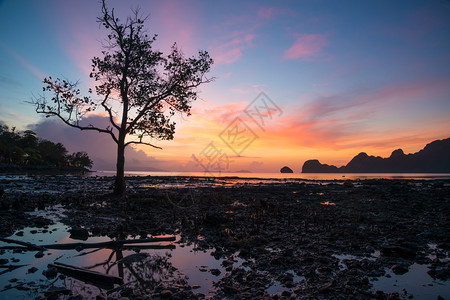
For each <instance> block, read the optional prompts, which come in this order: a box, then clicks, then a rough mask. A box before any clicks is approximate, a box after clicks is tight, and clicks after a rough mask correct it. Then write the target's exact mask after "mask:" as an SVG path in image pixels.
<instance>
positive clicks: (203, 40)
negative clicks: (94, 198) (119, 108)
mask: <svg viewBox="0 0 450 300" xmlns="http://www.w3.org/2000/svg"><path fill="white" fill-rule="evenodd" d="M107 3H108V6H109V7H111V8H115V11H116V13H117V14H118V15H119V16H121V17H122V19H124V17H126V16H127V15H129V14H130V13H131V7H137V6H139V7H140V8H141V12H142V13H144V14H149V19H148V20H147V22H146V28H147V29H148V32H149V33H157V34H158V35H159V37H158V40H157V42H156V44H155V47H156V48H157V49H160V50H162V51H163V52H167V50H168V49H169V47H170V46H171V45H172V43H173V42H177V44H178V45H179V46H180V47H181V49H182V50H183V52H184V53H185V55H186V56H192V55H195V54H196V53H197V51H198V50H207V51H208V52H209V53H210V55H211V56H212V58H213V59H214V61H215V63H214V65H213V68H212V71H211V72H210V73H209V76H211V77H215V80H214V82H212V83H209V84H207V85H204V86H202V87H201V93H200V98H201V99H199V100H198V101H197V102H195V103H194V105H193V109H192V115H191V116H190V117H182V118H179V120H177V124H178V127H177V130H176V133H175V139H174V140H173V141H164V142H158V141H153V142H154V143H155V144H157V145H159V146H161V147H163V150H158V149H154V148H149V147H139V148H137V149H130V150H129V152H128V156H127V161H126V169H128V170H164V171H193V170H197V171H202V167H201V166H199V165H198V164H196V163H195V160H193V158H192V157H193V155H194V156H195V157H197V158H201V157H202V155H203V154H205V151H210V150H211V148H208V147H211V145H214V147H215V149H216V150H217V151H219V152H220V153H221V155H225V156H226V157H228V159H229V161H228V162H229V165H228V166H227V169H226V170H224V171H238V170H250V171H252V172H279V169H280V168H281V167H283V166H285V165H287V166H289V167H291V168H292V169H293V170H294V172H300V171H301V166H302V165H303V162H304V161H305V160H307V159H313V158H316V159H319V160H320V161H321V162H322V163H328V164H335V165H338V166H340V165H343V164H346V163H347V162H348V161H349V160H350V159H351V158H352V157H353V156H355V155H356V154H358V153H359V152H366V153H368V154H371V155H379V156H383V157H386V156H389V155H390V153H391V152H392V151H393V150H395V149H397V148H400V147H401V148H402V149H403V150H404V151H405V153H411V152H416V151H418V150H420V149H421V148H423V147H424V146H425V145H426V144H427V143H429V142H431V141H433V140H436V139H444V138H448V137H450V1H448V0H432V1H409V0H408V1H406V0H405V1H206V0H204V1H189V0H187V1H181V0H180V1H143V0H142V1H137V0H134V1H119V0H114V1H108V2H107ZM99 11H100V3H99V2H98V1H96V0H77V1H56V0H53V1H50V0H40V1H32V0H20V1H17V0H3V1H2V0H0V37H1V39H0V122H2V123H6V124H7V125H9V126H16V127H17V128H18V129H19V130H24V129H27V128H32V129H34V130H35V131H36V132H37V133H38V135H39V136H40V137H43V138H46V139H49V140H52V141H54V142H63V143H64V144H65V145H66V147H67V148H68V149H69V151H71V152H73V151H82V150H85V151H87V152H88V153H89V154H90V156H91V157H92V158H94V161H95V165H94V168H97V169H108V168H109V169H113V168H114V165H113V161H114V156H115V148H114V144H113V143H112V140H111V139H110V138H109V137H108V136H101V134H96V133H89V134H86V133H85V132H81V131H77V130H75V129H71V128H67V127H65V126H64V125H62V124H60V123H58V122H53V121H51V120H50V119H45V118H43V116H41V115H38V114H36V113H35V111H34V107H33V106H32V105H30V104H28V103H26V101H29V100H30V99H31V98H32V97H33V95H39V94H40V93H41V91H42V86H43V84H42V79H43V78H44V77H45V76H52V77H64V78H67V79H71V80H80V83H81V85H80V88H81V89H82V90H83V91H87V89H88V88H89V87H92V86H93V83H92V81H91V80H90V78H89V76H88V75H89V72H90V66H91V61H90V59H91V58H92V57H93V56H98V55H100V54H101V53H100V51H101V50H102V48H101V41H102V40H104V38H105V30H104V29H102V28H99V25H98V23H96V17H97V16H98V14H99ZM261 92H264V94H260V93H261ZM260 97H263V98H264V99H265V100H264V101H266V103H270V104H271V105H272V106H273V107H274V108H275V110H274V114H272V115H270V118H266V119H265V120H264V124H257V122H256V121H255V119H251V118H250V117H249V115H248V114H246V113H245V110H246V108H248V107H249V105H250V107H251V106H252V103H253V104H255V103H258V102H257V101H261V98H260ZM254 101H256V102H254ZM99 113H102V111H99ZM236 118H237V119H236ZM88 121H90V122H95V124H103V123H105V120H104V118H102V117H101V116H100V115H93V116H90V117H88ZM233 122H244V123H245V126H246V127H245V128H247V129H248V132H249V133H250V134H251V135H252V137H253V138H252V139H249V140H248V143H247V144H246V143H244V145H243V146H242V147H241V148H242V149H231V148H230V147H229V145H227V143H226V141H224V139H226V137H225V138H224V136H225V135H226V130H227V128H230V126H232V125H233V124H235V123H233ZM230 124H231V125H230ZM244 146H245V147H244Z"/></svg>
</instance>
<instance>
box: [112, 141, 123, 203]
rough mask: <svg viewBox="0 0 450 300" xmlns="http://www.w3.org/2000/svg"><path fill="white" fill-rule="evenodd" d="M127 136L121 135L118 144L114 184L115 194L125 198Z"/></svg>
mask: <svg viewBox="0 0 450 300" xmlns="http://www.w3.org/2000/svg"><path fill="white" fill-rule="evenodd" d="M124 172H125V134H122V133H119V142H118V143H117V164H116V180H115V182H114V194H115V195H117V196H123V195H124V194H125V174H124Z"/></svg>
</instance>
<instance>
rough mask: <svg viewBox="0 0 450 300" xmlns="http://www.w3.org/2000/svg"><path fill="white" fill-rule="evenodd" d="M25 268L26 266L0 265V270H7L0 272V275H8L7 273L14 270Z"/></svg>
mask: <svg viewBox="0 0 450 300" xmlns="http://www.w3.org/2000/svg"><path fill="white" fill-rule="evenodd" d="M25 266H28V265H9V266H7V265H0V268H1V269H7V270H4V271H1V272H0V275H2V274H5V273H8V272H11V271H13V270H15V269H18V268H22V267H25Z"/></svg>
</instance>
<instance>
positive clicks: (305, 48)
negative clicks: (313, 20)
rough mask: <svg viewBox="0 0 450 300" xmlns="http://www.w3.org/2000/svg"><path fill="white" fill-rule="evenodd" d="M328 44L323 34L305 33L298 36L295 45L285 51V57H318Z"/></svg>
mask: <svg viewBox="0 0 450 300" xmlns="http://www.w3.org/2000/svg"><path fill="white" fill-rule="evenodd" d="M327 44H328V42H327V40H326V38H325V36H324V35H322V34H303V35H301V36H300V37H298V38H297V40H296V41H295V43H294V45H292V46H291V47H290V48H289V49H287V50H286V51H284V55H283V57H284V58H285V59H308V58H312V57H317V56H319V55H320V54H321V53H322V49H323V47H325V46H326V45H327Z"/></svg>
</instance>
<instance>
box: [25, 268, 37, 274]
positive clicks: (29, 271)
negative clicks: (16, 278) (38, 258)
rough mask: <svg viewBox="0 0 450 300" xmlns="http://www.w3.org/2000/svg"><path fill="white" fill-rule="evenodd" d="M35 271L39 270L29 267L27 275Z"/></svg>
mask: <svg viewBox="0 0 450 300" xmlns="http://www.w3.org/2000/svg"><path fill="white" fill-rule="evenodd" d="M37 270H39V269H38V268H36V267H31V268H29V269H28V271H27V273H36V271H37Z"/></svg>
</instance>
